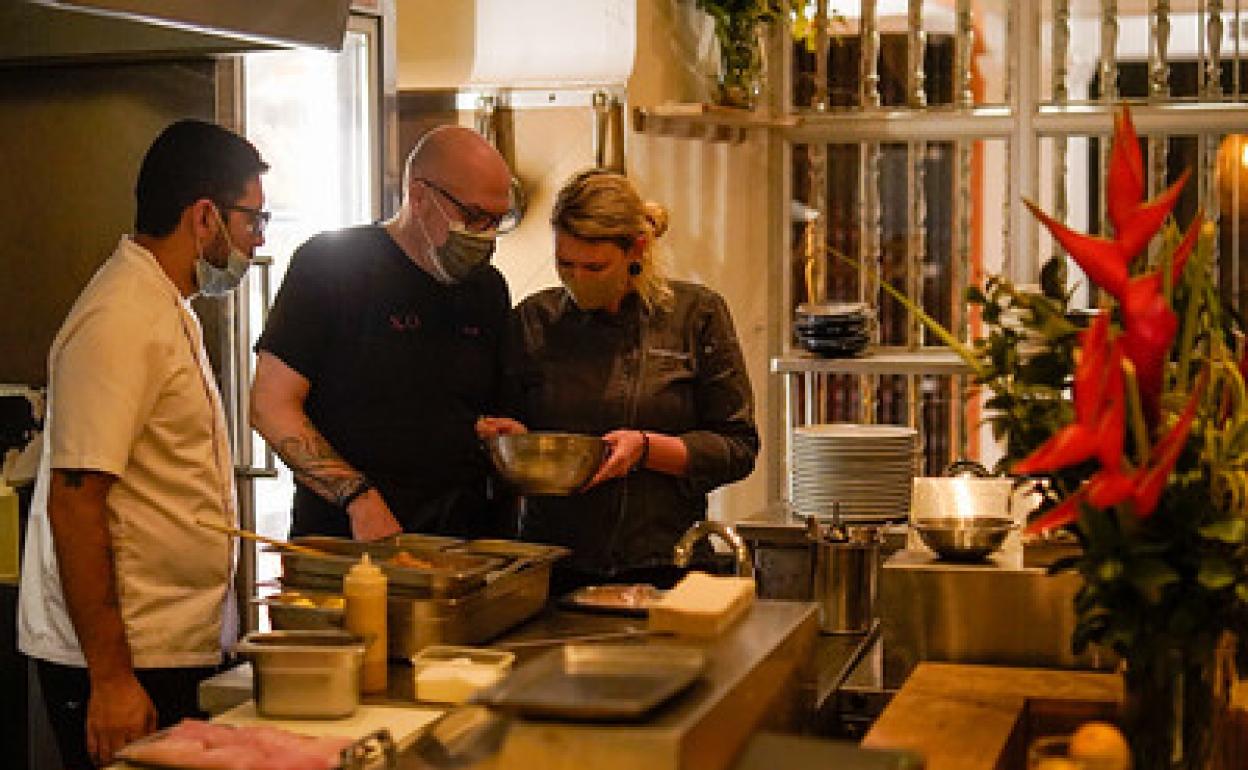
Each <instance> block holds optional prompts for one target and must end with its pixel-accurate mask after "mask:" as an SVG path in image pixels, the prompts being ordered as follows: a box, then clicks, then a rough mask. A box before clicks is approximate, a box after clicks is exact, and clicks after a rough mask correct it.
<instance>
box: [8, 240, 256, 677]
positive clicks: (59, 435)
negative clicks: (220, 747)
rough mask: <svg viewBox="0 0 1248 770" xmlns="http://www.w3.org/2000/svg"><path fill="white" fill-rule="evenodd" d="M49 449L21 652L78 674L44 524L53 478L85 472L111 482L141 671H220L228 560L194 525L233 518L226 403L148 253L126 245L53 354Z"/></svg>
mask: <svg viewBox="0 0 1248 770" xmlns="http://www.w3.org/2000/svg"><path fill="white" fill-rule="evenodd" d="M44 442H45V444H44V452H43V458H42V460H41V462H40V468H39V474H38V477H37V479H36V482H35V492H34V499H33V501H32V504H31V516H30V524H29V527H28V529H27V538H26V547H25V554H24V561H23V565H22V582H21V588H20V599H19V606H18V647H19V648H20V649H21V650H22V652H24V653H26V654H27V655H30V656H32V657H36V658H40V659H43V660H47V661H51V662H53V663H59V664H62V665H70V666H83V665H85V664H86V662H85V659H84V658H83V654H82V649H81V647H80V646H79V644H78V640H77V636H76V635H75V633H74V628H73V625H72V623H71V622H70V618H69V614H68V612H67V610H66V605H65V598H64V595H63V594H62V591H61V582H60V576H59V573H58V571H57V564H56V554H55V552H54V550H53V543H52V530H51V526H50V524H49V521H48V514H47V506H48V483H49V476H50V471H51V469H52V468H58V469H84V470H95V471H103V472H105V473H109V474H111V475H113V476H115V477H116V478H117V481H116V483H114V484H113V486H112V487H111V488H110V490H109V493H108V497H107V500H106V505H107V512H108V527H109V534H110V536H111V538H112V547H113V556H114V569H115V573H116V581H117V586H116V588H117V598H118V602H119V604H120V610H121V617H122V621H123V622H124V624H125V631H126V639H127V641H128V643H129V645H130V651H131V656H132V658H133V661H134V665H135V667H136V668H167V667H183V666H207V665H215V664H216V663H218V662H219V661H220V659H221V637H222V615H223V605H224V604H225V602H226V599H227V593H228V591H229V586H230V581H231V576H232V573H233V549H232V545H231V542H230V539H229V538H228V537H227V536H225V535H222V534H220V533H218V532H215V531H213V530H210V529H208V528H206V527H203V526H200V525H198V524H196V523H195V519H196V518H197V517H203V518H206V519H210V520H213V521H217V522H220V523H222V524H227V525H234V524H235V523H236V521H237V514H236V504H235V497H234V484H233V467H232V463H231V460H230V450H229V444H228V439H227V433H226V425H225V415H224V411H223V409H222V405H221V396H220V394H219V392H218V391H217V386H216V382H215V380H214V379H213V377H212V373H211V368H210V366H209V364H208V358H207V355H206V353H205V351H204V345H203V332H202V330H201V328H200V325H199V321H198V320H197V319H196V317H195V314H194V312H193V311H192V310H191V307H190V304H189V303H188V302H187V301H186V299H185V298H184V297H183V296H182V295H181V293H180V292H179V291H178V289H177V287H176V286H174V284H173V282H172V281H170V280H169V277H168V276H167V275H165V273H164V271H163V270H162V269H161V268H160V265H159V264H157V262H156V260H155V258H154V257H153V256H152V254H151V252H149V251H147V250H146V249H144V248H143V247H141V246H139V245H138V244H137V243H135V242H134V241H132V240H131V239H130V238H128V237H123V238H122V239H121V243H120V244H119V245H118V246H117V250H116V251H115V252H114V253H113V255H112V256H111V257H110V258H109V260H108V261H107V262H105V263H104V265H103V266H102V267H101V268H100V269H99V271H98V272H97V273H96V274H95V276H94V277H93V278H92V279H91V282H90V283H89V284H88V285H87V287H86V288H85V289H84V290H83V292H82V294H81V295H80V296H79V297H78V300H77V302H76V303H75V304H74V306H73V308H72V309H71V310H70V312H69V316H68V317H67V318H66V319H65V323H64V324H63V325H62V326H61V329H60V331H59V332H58V333H57V336H56V339H55V340H54V341H53V343H52V348H51V351H50V353H49V355H48V411H47V422H46V425H45V431H44ZM231 604H232V602H231ZM230 625H232V624H230Z"/></svg>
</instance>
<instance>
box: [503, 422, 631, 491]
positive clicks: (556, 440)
mask: <svg viewBox="0 0 1248 770" xmlns="http://www.w3.org/2000/svg"><path fill="white" fill-rule="evenodd" d="M486 445H487V446H488V447H489V450H490V459H491V460H492V461H493V462H494V467H495V468H497V469H498V472H499V473H500V474H502V476H503V478H505V479H507V481H509V482H511V483H512V484H514V485H515V486H516V488H517V489H519V490H520V492H521V493H522V494H526V495H567V494H571V493H573V492H575V491H576V490H578V489H580V488H581V487H583V486H585V482H587V481H589V480H590V478H592V477H593V475H594V471H596V470H598V466H600V465H602V461H603V459H605V458H606V456H607V442H605V441H603V440H602V439H601V438H599V437H598V436H586V435H582V434H579V433H543V432H534V433H517V434H512V435H506V436H495V437H494V438H492V439H489V440H488V441H486Z"/></svg>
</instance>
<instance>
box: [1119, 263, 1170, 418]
mask: <svg viewBox="0 0 1248 770" xmlns="http://www.w3.org/2000/svg"><path fill="white" fill-rule="evenodd" d="M1121 307H1122V327H1123V334H1122V338H1121V339H1122V349H1123V352H1124V353H1125V354H1126V356H1127V358H1129V359H1130V360H1131V363H1132V364H1134V365H1135V374H1136V382H1137V384H1138V385H1139V391H1140V404H1141V406H1142V407H1143V409H1144V418H1145V420H1146V421H1147V422H1148V424H1149V425H1150V426H1152V425H1156V424H1157V415H1158V410H1159V408H1160V407H1159V400H1160V398H1161V387H1162V380H1163V379H1164V377H1165V367H1166V361H1167V360H1168V359H1169V357H1170V345H1171V343H1172V342H1173V341H1174V335H1175V332H1177V331H1178V328H1179V317H1178V316H1176V315H1175V314H1174V311H1173V310H1171V309H1170V303H1168V302H1167V301H1166V298H1165V296H1164V295H1163V294H1162V291H1161V275H1160V274H1159V273H1149V274H1147V275H1142V276H1139V277H1137V278H1133V279H1131V282H1130V284H1129V285H1128V286H1127V290H1126V291H1125V292H1124V293H1123V297H1122V306H1121Z"/></svg>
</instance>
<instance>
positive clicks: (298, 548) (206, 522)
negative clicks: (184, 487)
mask: <svg viewBox="0 0 1248 770" xmlns="http://www.w3.org/2000/svg"><path fill="white" fill-rule="evenodd" d="M195 523H196V524H198V525H200V526H201V527H207V528H208V529H214V530H216V531H217V532H222V533H224V534H227V535H233V536H234V537H241V538H244V539H246V540H255V541H256V542H259V543H265V544H266V545H271V546H273V547H275V548H281V549H283V550H286V551H294V552H295V553H302V554H307V555H308V556H332V555H333V554H328V553H326V552H324V551H318V550H316V549H315V548H309V547H307V546H306V545H298V544H296V543H289V542H287V541H285V540H278V539H276V538H272V537H266V536H264V535H259V534H256V533H255V532H251V531H248V530H245V529H238V528H236V527H227V526H226V525H224V524H221V523H219V522H215V521H212V520H210V519H205V518H203V517H198V518H196V519H195Z"/></svg>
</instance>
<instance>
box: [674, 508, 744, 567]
mask: <svg viewBox="0 0 1248 770" xmlns="http://www.w3.org/2000/svg"><path fill="white" fill-rule="evenodd" d="M710 535H719V537H720V539H721V540H723V541H724V543H726V544H727V545H728V547H730V548H731V549H732V554H733V557H734V558H735V559H736V562H737V575H738V576H740V577H754V560H753V559H751V558H750V549H749V546H747V545H746V544H745V541H744V540H742V539H741V536H740V535H738V534H737V530H736V529H734V528H733V527H732V526H731V525H729V524H724V523H722V522H718V521H710V520H708V519H703V520H702V521H699V522H697V523H695V524H694V525H693V526H692V527H690V528H689V529H688V530H686V531H685V534H683V535H681V536H680V540H679V541H678V542H677V543H676V547H675V548H673V549H672V563H673V564H675V565H676V566H677V567H688V566H689V559H690V557H691V556H693V546H694V544H695V543H697V542H698V541H699V540H701V539H702V538H704V537H709V536H710Z"/></svg>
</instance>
